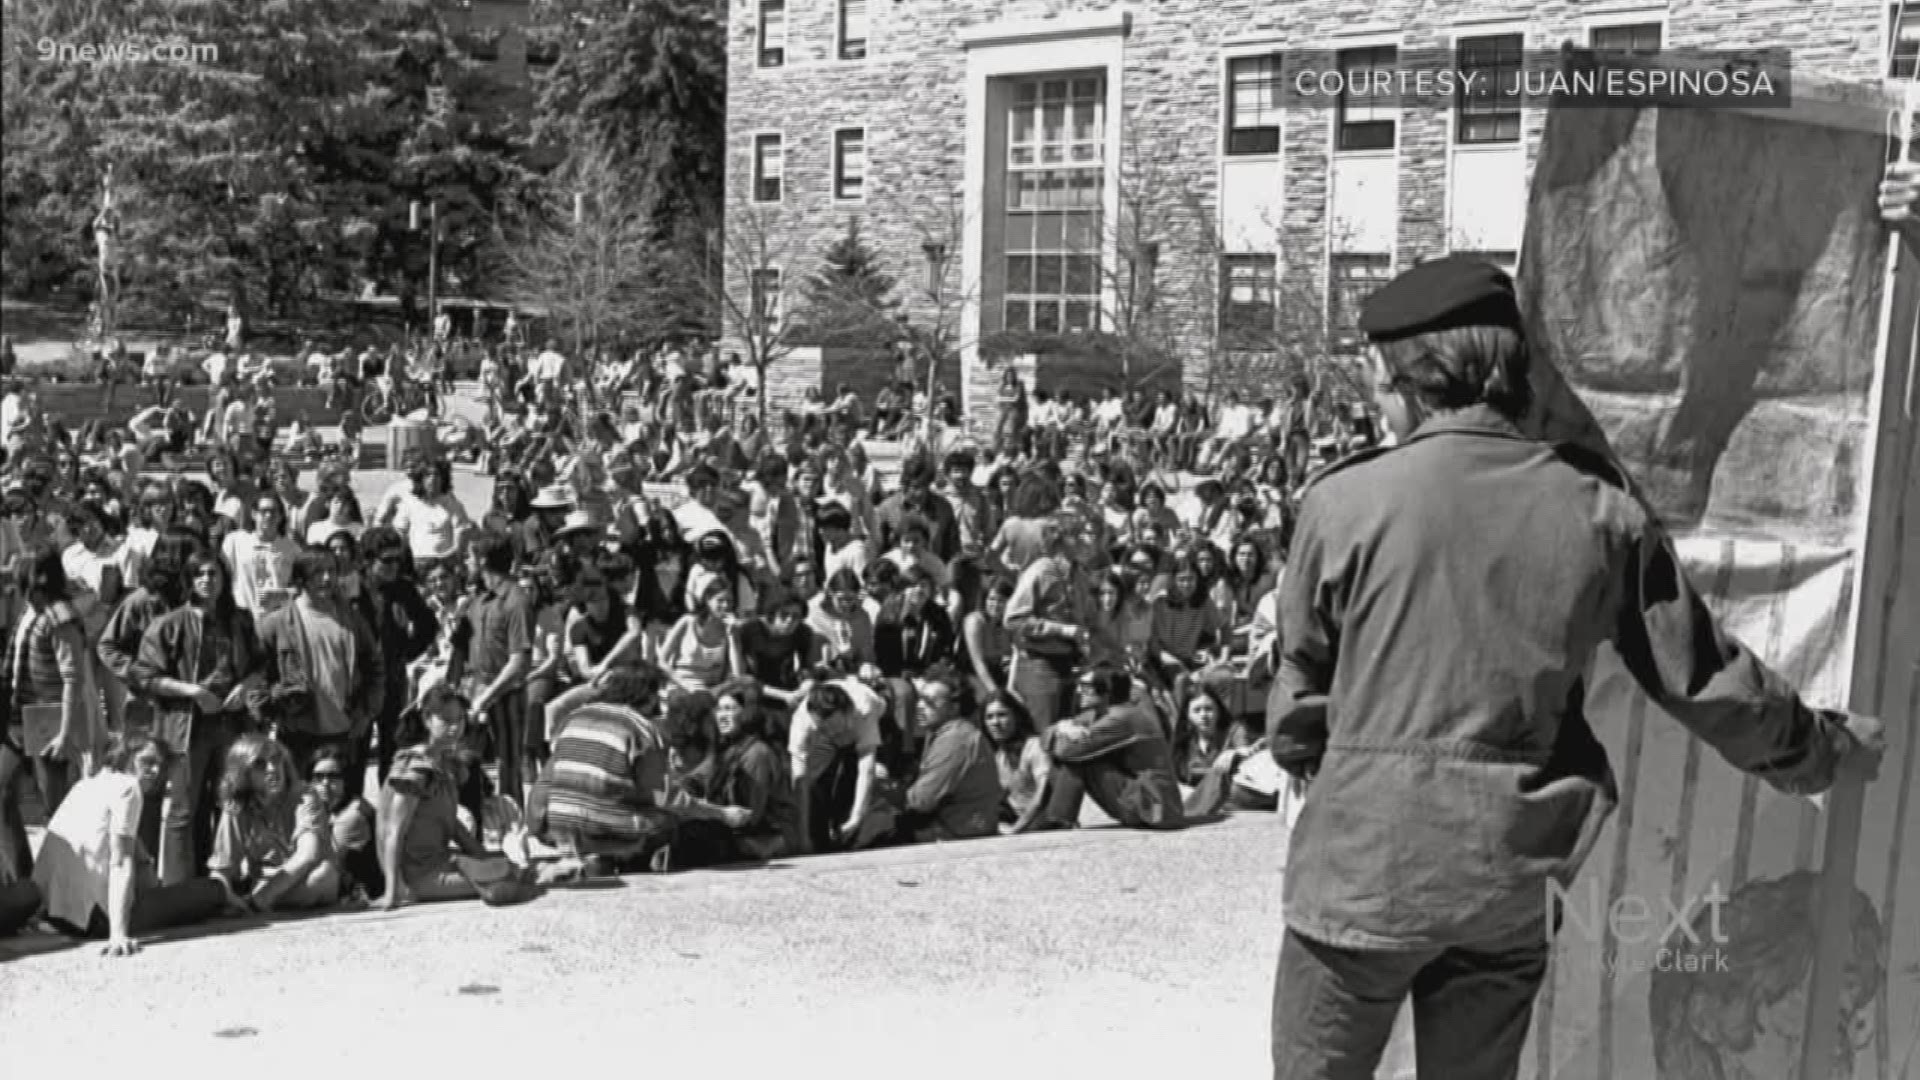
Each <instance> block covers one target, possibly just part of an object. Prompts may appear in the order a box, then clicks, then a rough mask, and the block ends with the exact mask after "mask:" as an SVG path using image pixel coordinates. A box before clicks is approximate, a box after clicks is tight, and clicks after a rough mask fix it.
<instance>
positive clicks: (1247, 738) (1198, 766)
mask: <svg viewBox="0 0 1920 1080" xmlns="http://www.w3.org/2000/svg"><path fill="white" fill-rule="evenodd" d="M1174 715H1175V717H1176V718H1177V719H1176V721H1175V725H1174V740H1173V741H1174V754H1173V764H1174V770H1175V772H1176V773H1177V775H1178V779H1179V781H1180V786H1181V788H1182V789H1191V790H1188V793H1187V801H1186V807H1185V809H1186V815H1187V816H1188V817H1189V818H1201V817H1208V816H1210V815H1212V814H1216V813H1218V812H1220V811H1221V810H1224V809H1231V810H1273V809H1276V808H1277V807H1278V805H1279V797H1278V795H1279V788H1278V787H1277V786H1275V783H1276V781H1277V779H1278V778H1277V777H1276V776H1275V773H1277V771H1278V768H1279V767H1278V766H1277V765H1275V766H1274V767H1273V768H1272V769H1266V768H1264V766H1263V763H1262V762H1261V760H1260V759H1261V758H1266V760H1267V762H1271V761H1272V759H1271V758H1270V757H1268V756H1267V755H1265V754H1262V753H1260V751H1262V750H1265V749H1266V745H1267V744H1266V740H1265V739H1264V738H1263V737H1261V736H1260V735H1259V734H1257V733H1255V732H1254V731H1253V730H1252V729H1251V727H1250V725H1248V724H1247V723H1244V722H1242V721H1241V720H1239V719H1236V718H1235V717H1234V716H1233V715H1232V713H1231V712H1230V711H1229V710H1228V709H1227V705H1226V702H1225V701H1224V700H1223V699H1222V698H1221V696H1220V693H1219V691H1217V690H1214V689H1213V688H1211V687H1204V686H1202V687H1195V688H1193V689H1192V690H1191V691H1190V692H1189V694H1188V696H1187V698H1186V700H1184V701H1182V702H1180V703H1179V705H1178V706H1177V707H1176V709H1175V711H1174Z"/></svg>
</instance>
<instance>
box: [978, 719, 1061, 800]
mask: <svg viewBox="0 0 1920 1080" xmlns="http://www.w3.org/2000/svg"><path fill="white" fill-rule="evenodd" d="M980 718H981V722H982V723H983V724H984V725H985V726H986V729H987V738H989V739H991V740H993V757H994V767H995V768H996V769H997V770H998V771H999V773H1000V789H1001V790H1002V791H1003V792H1004V793H1005V797H1004V798H1003V799H1002V800H1001V802H1000V827H1001V831H1002V832H1007V833H1019V832H1025V831H1027V830H1028V829H1029V828H1031V827H1032V826H1033V822H1034V820H1035V819H1037V818H1038V817H1039V816H1040V814H1041V812H1042V811H1043V810H1045V809H1046V801H1045V800H1044V799H1042V798H1041V796H1042V795H1043V794H1044V793H1045V791H1046V787H1047V774H1048V773H1049V772H1050V771H1052V769H1053V759H1052V758H1050V757H1048V756H1047V748H1046V744H1045V742H1044V740H1042V739H1041V738H1040V737H1039V736H1038V735H1037V734H1036V733H1035V732H1034V730H1033V717H1032V716H1030V715H1029V714H1028V713H1027V707H1026V706H1025V705H1022V704H1021V703H1020V699H1019V698H1017V697H1014V696H1013V694H1012V692H1010V691H1007V690H996V691H994V693H993V694H991V695H989V696H988V698H987V703H986V707H985V708H984V709H982V710H981V714H980Z"/></svg>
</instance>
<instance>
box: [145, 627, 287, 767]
mask: <svg viewBox="0 0 1920 1080" xmlns="http://www.w3.org/2000/svg"><path fill="white" fill-rule="evenodd" d="M265 670H266V656H265V653H264V651H263V650H262V649H261V647H260V638H259V635H258V634H256V633H255V632H254V628H253V616H252V615H250V614H248V613H247V612H246V611H245V610H244V609H242V608H234V609H233V610H232V611H231V612H230V613H229V614H228V616H227V617H226V619H224V620H220V619H209V618H207V616H206V614H205V613H204V612H202V611H201V610H200V609H199V608H196V607H194V606H192V605H188V606H186V607H180V608H175V609H174V610H172V611H169V612H167V613H166V614H165V615H162V616H160V617H159V618H158V619H155V620H154V621H153V625H151V626H149V627H147V632H146V633H145V634H143V635H141V638H140V656H139V659H138V660H136V661H134V664H133V668H132V670H131V674H132V678H133V681H135V682H137V683H138V684H139V685H141V686H146V685H149V684H151V683H152V681H153V680H154V679H156V678H167V679H177V680H179V681H181V682H189V683H195V684H197V685H199V686H204V687H206V688H207V689H208V690H210V691H212V692H213V695H214V696H215V697H218V698H221V699H222V700H224V699H225V698H226V696H227V695H228V694H230V693H232V692H233V689H234V687H236V686H239V685H241V684H243V683H246V682H247V681H248V680H258V679H259V678H260V676H261V675H262V674H263V673H264V672H265ZM265 697H266V695H265V694H264V693H253V694H250V695H249V700H248V704H247V706H246V708H245V709H244V710H233V711H234V712H241V711H244V712H247V713H250V714H252V716H253V718H254V720H255V721H258V720H259V719H260V709H261V706H262V705H263V704H264V702H265ZM202 719H205V718H204V717H203V716H201V714H200V711H199V709H198V708H196V707H195V706H194V705H193V703H192V702H189V701H183V700H181V699H179V698H169V699H166V700H165V708H164V709H163V710H162V713H161V724H160V729H161V732H162V734H163V735H164V736H166V737H167V739H168V742H169V743H171V744H172V745H173V748H174V750H175V751H180V750H183V749H185V747H186V741H185V740H186V735H187V732H188V729H190V728H191V727H193V726H195V724H196V722H197V721H199V720H202Z"/></svg>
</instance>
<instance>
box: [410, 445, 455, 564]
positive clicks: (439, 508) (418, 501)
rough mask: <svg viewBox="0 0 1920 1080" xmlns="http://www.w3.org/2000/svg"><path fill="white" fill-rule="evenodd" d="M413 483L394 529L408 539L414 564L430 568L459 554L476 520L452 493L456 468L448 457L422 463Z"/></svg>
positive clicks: (417, 467) (414, 473)
mask: <svg viewBox="0 0 1920 1080" xmlns="http://www.w3.org/2000/svg"><path fill="white" fill-rule="evenodd" d="M413 483H414V493H413V494H411V495H408V496H406V497H404V498H402V499H401V500H400V508H399V510H398V511H397V512H396V513H395V514H394V515H393V527H394V528H395V529H396V530H398V531H399V533H400V535H402V536H404V537H406V538H407V543H408V545H409V546H410V547H411V548H412V549H413V558H414V561H415V562H417V563H419V564H420V565H422V566H431V565H433V564H434V563H435V562H438V561H439V560H441V559H450V558H452V557H454V556H455V555H457V554H459V552H460V545H461V544H462V543H463V542H465V540H466V538H467V536H468V534H469V533H471V532H472V531H473V520H472V519H471V518H469V517H468V516H467V508H466V507H465V506H464V505H462V504H461V502H460V500H459V499H458V498H456V497H455V496H454V494H453V466H451V465H449V464H448V463H447V461H446V459H445V458H439V459H435V460H433V461H425V462H421V463H420V464H419V465H418V466H416V467H415V468H414V470H413Z"/></svg>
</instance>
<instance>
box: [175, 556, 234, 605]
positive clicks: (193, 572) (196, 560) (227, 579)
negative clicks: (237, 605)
mask: <svg viewBox="0 0 1920 1080" xmlns="http://www.w3.org/2000/svg"><path fill="white" fill-rule="evenodd" d="M208 568H212V569H213V571H214V572H215V573H217V574H219V575H220V588H219V589H217V590H216V591H215V592H214V594H213V597H212V599H211V602H210V603H208V604H207V617H208V618H210V619H213V620H216V621H218V622H222V623H224V622H227V621H228V620H230V619H232V618H233V613H234V610H235V609H234V603H233V574H232V573H231V572H230V571H228V569H227V564H226V563H225V562H224V561H222V560H221V558H220V556H218V555H215V554H213V553H212V552H210V551H207V550H205V549H204V548H203V549H200V550H197V551H195V552H194V553H193V554H192V555H191V556H189V557H188V558H187V565H186V569H184V570H182V571H181V573H180V581H181V584H182V585H183V586H184V587H185V590H186V594H187V596H189V597H191V596H192V595H193V583H194V581H195V579H197V578H198V577H199V576H200V571H202V570H204V569H208Z"/></svg>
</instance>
